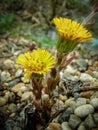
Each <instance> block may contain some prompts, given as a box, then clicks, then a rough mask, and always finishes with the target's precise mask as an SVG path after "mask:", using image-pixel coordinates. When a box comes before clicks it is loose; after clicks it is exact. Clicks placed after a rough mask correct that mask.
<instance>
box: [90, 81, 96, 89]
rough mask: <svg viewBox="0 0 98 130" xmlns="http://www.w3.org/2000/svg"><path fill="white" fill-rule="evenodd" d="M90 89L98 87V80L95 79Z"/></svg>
mask: <svg viewBox="0 0 98 130" xmlns="http://www.w3.org/2000/svg"><path fill="white" fill-rule="evenodd" d="M90 87H91V88H93V87H98V80H97V79H93V80H92V81H91V83H90Z"/></svg>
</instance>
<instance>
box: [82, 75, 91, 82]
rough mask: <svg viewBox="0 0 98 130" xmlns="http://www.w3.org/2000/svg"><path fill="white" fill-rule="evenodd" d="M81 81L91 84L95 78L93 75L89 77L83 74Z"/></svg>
mask: <svg viewBox="0 0 98 130" xmlns="http://www.w3.org/2000/svg"><path fill="white" fill-rule="evenodd" d="M80 80H81V81H82V82H91V81H92V80H93V77H92V76H91V75H89V74H86V73H81V75H80Z"/></svg>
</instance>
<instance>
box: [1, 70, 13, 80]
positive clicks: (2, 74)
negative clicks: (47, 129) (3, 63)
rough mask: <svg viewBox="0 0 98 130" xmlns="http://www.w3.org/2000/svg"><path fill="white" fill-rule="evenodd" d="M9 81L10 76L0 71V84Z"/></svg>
mask: <svg viewBox="0 0 98 130" xmlns="http://www.w3.org/2000/svg"><path fill="white" fill-rule="evenodd" d="M9 80H11V74H10V73H9V72H7V71H2V72H1V82H6V81H9Z"/></svg>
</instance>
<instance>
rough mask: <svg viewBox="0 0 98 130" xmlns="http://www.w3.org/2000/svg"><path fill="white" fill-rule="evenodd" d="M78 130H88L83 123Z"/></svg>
mask: <svg viewBox="0 0 98 130" xmlns="http://www.w3.org/2000/svg"><path fill="white" fill-rule="evenodd" d="M77 130H86V128H85V126H84V125H83V123H81V124H80V125H79V127H78V129H77Z"/></svg>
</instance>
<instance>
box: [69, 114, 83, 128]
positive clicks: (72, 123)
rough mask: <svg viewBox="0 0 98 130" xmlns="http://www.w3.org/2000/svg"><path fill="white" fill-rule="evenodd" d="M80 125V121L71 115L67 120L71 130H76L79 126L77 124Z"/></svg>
mask: <svg viewBox="0 0 98 130" xmlns="http://www.w3.org/2000/svg"><path fill="white" fill-rule="evenodd" d="M80 123H81V119H80V118H79V117H78V116H76V115H74V114H72V115H70V118H69V126H70V127H71V128H72V129H73V130H76V128H77V127H78V126H79V124H80Z"/></svg>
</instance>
